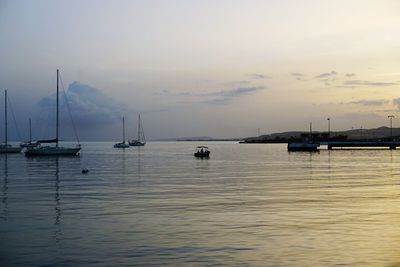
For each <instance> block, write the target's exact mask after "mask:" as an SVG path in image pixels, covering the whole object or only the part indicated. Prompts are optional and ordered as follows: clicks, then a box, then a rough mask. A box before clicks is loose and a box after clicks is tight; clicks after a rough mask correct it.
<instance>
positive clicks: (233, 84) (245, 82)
mask: <svg viewBox="0 0 400 267" xmlns="http://www.w3.org/2000/svg"><path fill="white" fill-rule="evenodd" d="M246 84H250V81H246V80H241V81H231V82H225V83H222V85H226V86H241V85H246Z"/></svg>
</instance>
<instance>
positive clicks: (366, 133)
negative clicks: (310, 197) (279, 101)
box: [153, 126, 400, 143]
mask: <svg viewBox="0 0 400 267" xmlns="http://www.w3.org/2000/svg"><path fill="white" fill-rule="evenodd" d="M307 133H309V132H307V131H288V132H281V133H272V134H266V135H260V136H254V137H244V138H243V137H235V138H213V137H210V136H196V137H180V138H166V139H157V140H153V141H182V142H184V141H186V142H194V141H208V142H215V141H244V142H246V143H287V142H288V141H291V140H296V139H300V138H301V134H307ZM313 133H314V134H327V131H313ZM330 136H331V138H335V137H336V138H341V137H346V138H347V139H348V140H367V139H369V140H377V139H383V140H384V139H390V138H391V137H390V128H389V127H385V126H383V127H379V128H373V129H353V130H344V131H331V133H330ZM392 136H393V137H392V138H395V139H398V140H400V128H393V129H392Z"/></svg>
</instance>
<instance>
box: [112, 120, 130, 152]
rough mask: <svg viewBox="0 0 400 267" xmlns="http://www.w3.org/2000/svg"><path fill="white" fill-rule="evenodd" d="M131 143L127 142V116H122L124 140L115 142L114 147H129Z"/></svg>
mask: <svg viewBox="0 0 400 267" xmlns="http://www.w3.org/2000/svg"><path fill="white" fill-rule="evenodd" d="M128 147H129V144H128V143H127V142H125V118H124V117H122V142H120V143H116V144H114V148H128Z"/></svg>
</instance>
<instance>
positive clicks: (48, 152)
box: [25, 69, 81, 157]
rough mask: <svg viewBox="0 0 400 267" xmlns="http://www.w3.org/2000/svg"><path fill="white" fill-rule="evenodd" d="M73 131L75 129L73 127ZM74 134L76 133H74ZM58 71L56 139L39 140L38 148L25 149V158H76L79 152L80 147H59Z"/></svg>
mask: <svg viewBox="0 0 400 267" xmlns="http://www.w3.org/2000/svg"><path fill="white" fill-rule="evenodd" d="M74 130H75V127H74ZM75 134H76V133H75ZM58 136H59V70H58V69H57V96H56V138H55V139H51V140H39V141H38V143H39V146H36V147H27V150H26V151H25V156H27V157H31V156H77V155H78V154H79V152H80V150H81V145H80V144H79V140H78V145H77V146H76V147H61V146H59V137H58ZM44 143H55V146H42V145H41V144H44Z"/></svg>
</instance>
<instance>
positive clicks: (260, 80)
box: [0, 0, 400, 140]
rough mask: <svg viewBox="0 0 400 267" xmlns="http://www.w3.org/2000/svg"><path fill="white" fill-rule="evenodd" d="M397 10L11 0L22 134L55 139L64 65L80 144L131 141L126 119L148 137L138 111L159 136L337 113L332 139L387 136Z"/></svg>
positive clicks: (4, 58) (272, 126) (218, 133)
mask: <svg viewBox="0 0 400 267" xmlns="http://www.w3.org/2000/svg"><path fill="white" fill-rule="evenodd" d="M398 14H400V2H399V1H395V0H346V1H344V0H337V1H320V0H299V1H294V0H292V1H289V0H279V1H278V0H276V1H275V0H264V1H255V0H248V1H235V0H217V1H215V0H212V1H211V0H202V1H200V0H199V1H194V0H193V1H190V0H170V1H163V0H142V1H135V0H130V1H123V0H115V1H101V0H99V1H94V0H86V1H80V0H70V1H57V0H54V1H53V0H37V1H22V0H0V60H1V64H0V90H1V91H3V90H4V89H8V92H9V96H10V102H11V104H12V111H13V113H14V116H15V121H16V123H14V119H13V118H12V117H11V115H10V117H9V121H10V129H9V130H10V134H11V137H12V138H13V139H26V138H27V134H28V118H32V123H33V133H34V138H39V139H40V138H44V137H46V138H47V137H51V136H53V132H54V113H55V112H54V104H55V95H54V94H55V90H56V69H60V73H61V80H62V86H61V89H62V94H61V95H62V101H61V102H62V107H61V115H60V116H61V124H62V126H61V132H62V137H61V138H63V139H64V140H69V139H72V138H73V131H72V130H71V129H72V124H71V120H70V117H72V118H73V121H74V124H75V126H76V128H77V132H78V135H79V137H80V139H81V140H120V139H121V138H122V117H123V116H124V117H125V121H126V128H127V133H126V135H127V137H135V134H136V127H137V116H138V113H140V114H141V117H142V121H143V126H144V131H145V135H146V137H147V139H163V138H177V137H193V136H211V137H215V138H231V137H247V136H256V135H257V134H258V130H257V129H258V128H259V129H260V132H261V134H270V133H274V132H281V131H290V130H304V131H307V130H308V128H309V123H310V122H312V123H313V129H314V130H319V131H326V130H327V127H328V126H327V125H328V124H327V118H330V122H331V130H332V131H338V130H345V129H351V128H354V129H357V128H374V127H380V126H388V125H389V119H388V115H394V116H395V118H394V120H393V126H394V127H400V113H399V110H400V94H399V89H400V63H399V62H400V16H399V15H398ZM65 95H66V98H65ZM65 99H68V100H67V101H66V100H65ZM67 103H68V104H67ZM67 106H69V107H70V113H71V116H70V113H69V112H68V109H67V108H66V107H67ZM3 108H4V103H3V101H1V104H0V109H1V114H3ZM0 123H1V128H0V129H3V123H4V118H3V115H1V118H0ZM17 129H18V130H17ZM1 132H3V131H2V130H1ZM2 138H4V137H3V136H1V140H3V139H2Z"/></svg>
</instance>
